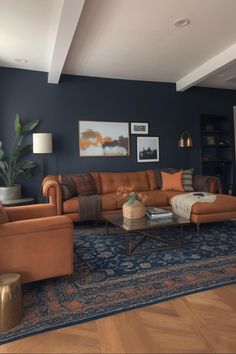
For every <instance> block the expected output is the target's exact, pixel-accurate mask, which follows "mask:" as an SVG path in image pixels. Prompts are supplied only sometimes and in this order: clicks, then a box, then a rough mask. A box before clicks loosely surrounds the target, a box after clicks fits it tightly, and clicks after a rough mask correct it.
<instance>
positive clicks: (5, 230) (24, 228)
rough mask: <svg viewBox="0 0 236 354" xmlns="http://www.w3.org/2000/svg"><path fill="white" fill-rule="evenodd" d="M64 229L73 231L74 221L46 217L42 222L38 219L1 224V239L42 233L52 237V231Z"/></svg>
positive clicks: (58, 217) (61, 217)
mask: <svg viewBox="0 0 236 354" xmlns="http://www.w3.org/2000/svg"><path fill="white" fill-rule="evenodd" d="M62 228H69V229H73V223H72V221H71V220H70V219H69V218H68V217H67V216H64V215H61V216H50V217H45V218H43V219H42V220H40V222H39V220H38V219H28V220H18V221H13V222H8V223H5V224H1V225H0V238H1V237H5V236H16V237H25V235H26V234H35V233H41V232H43V233H45V235H47V237H50V232H51V231H52V230H56V229H62ZM32 237H33V236H32Z"/></svg>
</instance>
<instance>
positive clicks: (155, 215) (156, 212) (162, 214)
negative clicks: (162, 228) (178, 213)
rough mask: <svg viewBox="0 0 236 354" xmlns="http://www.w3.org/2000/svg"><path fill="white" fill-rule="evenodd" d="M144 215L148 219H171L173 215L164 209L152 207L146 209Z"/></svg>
mask: <svg viewBox="0 0 236 354" xmlns="http://www.w3.org/2000/svg"><path fill="white" fill-rule="evenodd" d="M146 215H147V216H148V217H149V218H150V219H162V218H170V217H172V216H173V213H172V211H170V210H165V209H161V208H156V207H152V208H147V210H146Z"/></svg>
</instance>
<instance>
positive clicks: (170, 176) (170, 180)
mask: <svg viewBox="0 0 236 354" xmlns="http://www.w3.org/2000/svg"><path fill="white" fill-rule="evenodd" d="M182 175H183V171H179V172H176V173H167V172H162V171H161V178H162V189H161V190H162V191H178V192H184V187H183V184H182Z"/></svg>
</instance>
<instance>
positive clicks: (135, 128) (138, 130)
mask: <svg viewBox="0 0 236 354" xmlns="http://www.w3.org/2000/svg"><path fill="white" fill-rule="evenodd" d="M130 127H131V134H142V135H143V134H148V131H149V125H148V123H140V122H132V123H130Z"/></svg>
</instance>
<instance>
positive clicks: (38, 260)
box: [0, 204, 73, 283]
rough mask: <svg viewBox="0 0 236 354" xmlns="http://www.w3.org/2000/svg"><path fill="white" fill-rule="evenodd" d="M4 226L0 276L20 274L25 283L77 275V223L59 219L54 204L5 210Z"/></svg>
mask: <svg viewBox="0 0 236 354" xmlns="http://www.w3.org/2000/svg"><path fill="white" fill-rule="evenodd" d="M5 210H6V212H7V215H8V218H9V219H10V222H7V223H4V224H0V273H8V272H17V273H20V274H21V282H22V283H29V282H33V281H36V280H41V279H47V278H51V277H57V276H61V275H67V274H68V275H69V274H72V272H73V223H72V222H71V220H70V219H69V218H68V217H67V216H56V208H55V206H54V205H53V204H38V205H26V206H18V207H7V208H5Z"/></svg>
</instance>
